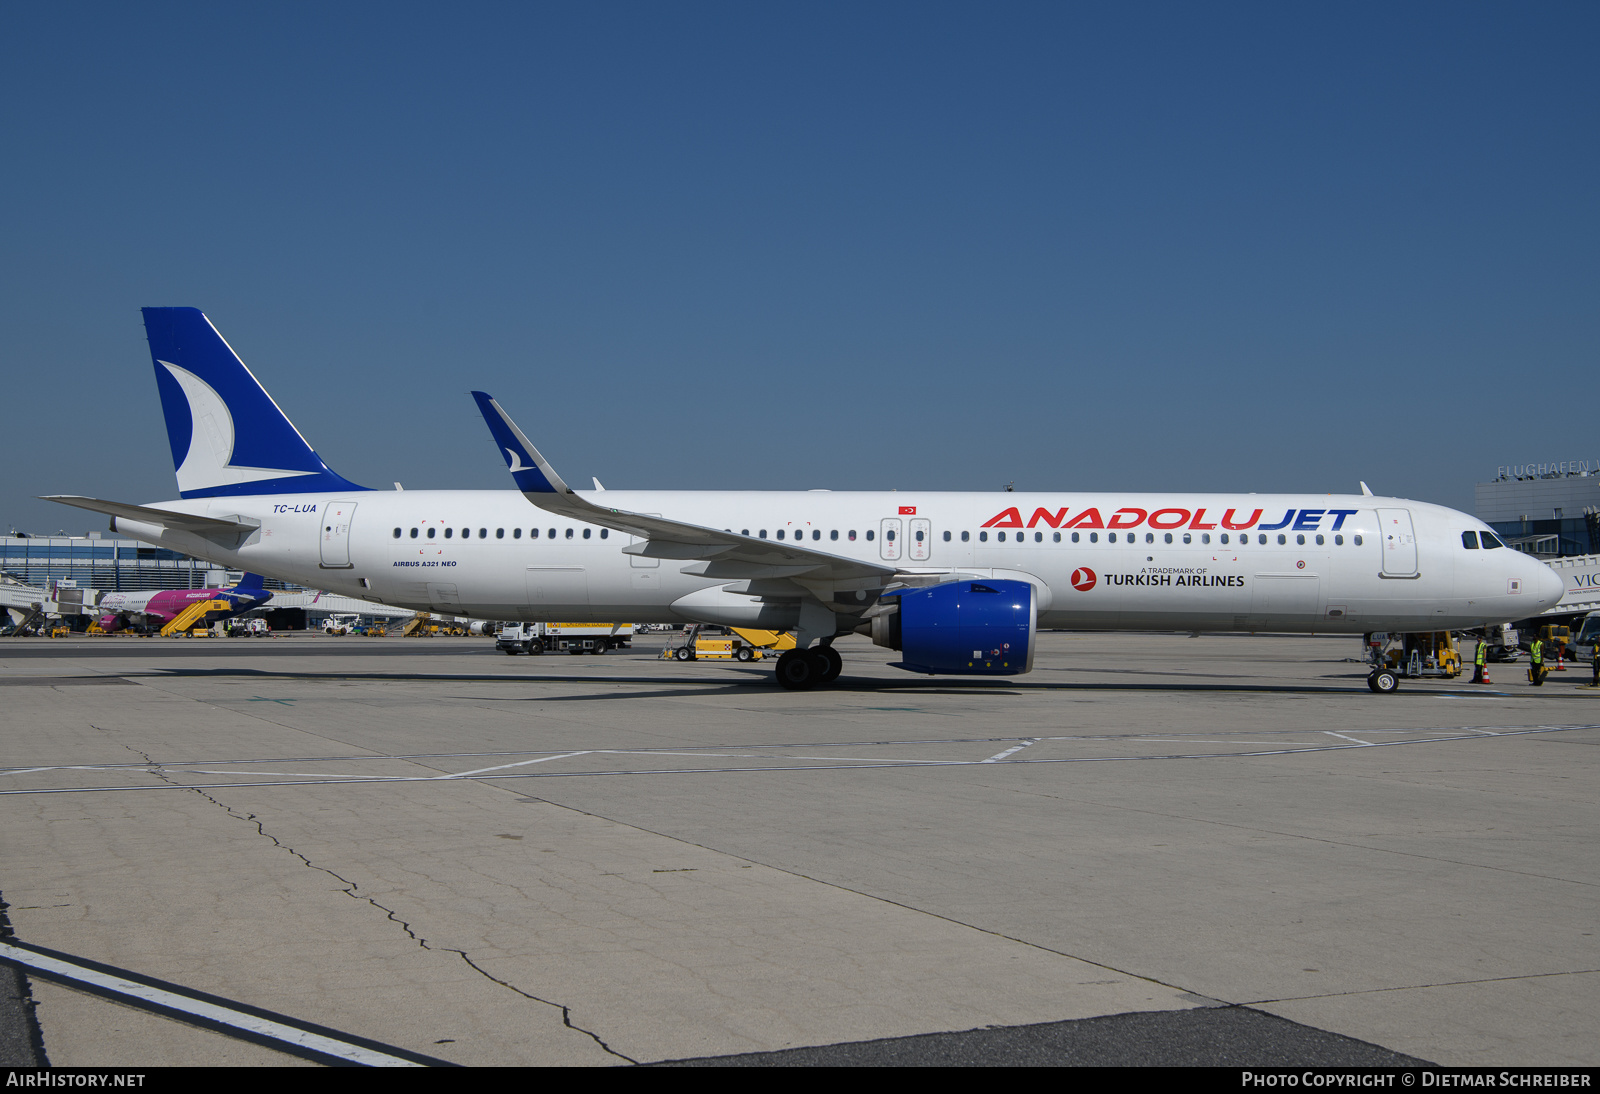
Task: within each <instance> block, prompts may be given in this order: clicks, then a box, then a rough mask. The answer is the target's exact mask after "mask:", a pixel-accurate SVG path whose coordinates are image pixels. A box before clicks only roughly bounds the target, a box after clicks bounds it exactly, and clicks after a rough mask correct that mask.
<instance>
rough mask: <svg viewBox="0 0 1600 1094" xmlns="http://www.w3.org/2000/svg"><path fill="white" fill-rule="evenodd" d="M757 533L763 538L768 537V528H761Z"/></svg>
mask: <svg viewBox="0 0 1600 1094" xmlns="http://www.w3.org/2000/svg"><path fill="white" fill-rule="evenodd" d="M756 534H757V535H759V536H760V537H761V538H762V539H766V538H767V530H766V529H765V528H763V529H761V531H760V532H758V533H756Z"/></svg>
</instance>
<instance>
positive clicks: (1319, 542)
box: [1317, 532, 1323, 547]
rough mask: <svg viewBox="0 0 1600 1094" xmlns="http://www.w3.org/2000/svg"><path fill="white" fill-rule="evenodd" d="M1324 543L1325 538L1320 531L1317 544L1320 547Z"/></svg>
mask: <svg viewBox="0 0 1600 1094" xmlns="http://www.w3.org/2000/svg"><path fill="white" fill-rule="evenodd" d="M1322 543H1323V539H1322V534H1321V533H1320V532H1319V533H1318V534H1317V546H1318V547H1321V546H1322Z"/></svg>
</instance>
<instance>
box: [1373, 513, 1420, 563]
mask: <svg viewBox="0 0 1600 1094" xmlns="http://www.w3.org/2000/svg"><path fill="white" fill-rule="evenodd" d="M1378 530H1379V533H1380V534H1381V535H1382V536H1383V572H1384V573H1385V574H1387V575H1389V576H1391V577H1410V576H1412V575H1413V574H1415V573H1416V572H1417V536H1416V532H1415V531H1414V530H1413V529H1412V527H1411V510H1409V509H1379V510H1378Z"/></svg>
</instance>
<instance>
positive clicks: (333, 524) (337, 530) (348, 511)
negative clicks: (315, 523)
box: [322, 501, 356, 570]
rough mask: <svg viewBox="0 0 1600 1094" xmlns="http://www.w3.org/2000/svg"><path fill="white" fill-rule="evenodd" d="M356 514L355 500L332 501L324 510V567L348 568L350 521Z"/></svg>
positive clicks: (331, 568) (326, 568)
mask: <svg viewBox="0 0 1600 1094" xmlns="http://www.w3.org/2000/svg"><path fill="white" fill-rule="evenodd" d="M355 515H356V503H355V502H353V501H330V502H328V503H327V505H326V506H324V507H323V512H322V568H323V569H324V570H348V569H351V568H352V563H351V562H350V521H351V518H353V517H354V516H355Z"/></svg>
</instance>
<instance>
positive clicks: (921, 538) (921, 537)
mask: <svg viewBox="0 0 1600 1094" xmlns="http://www.w3.org/2000/svg"><path fill="white" fill-rule="evenodd" d="M922 540H923V533H921V532H918V533H917V542H918V543H921V542H922Z"/></svg>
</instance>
